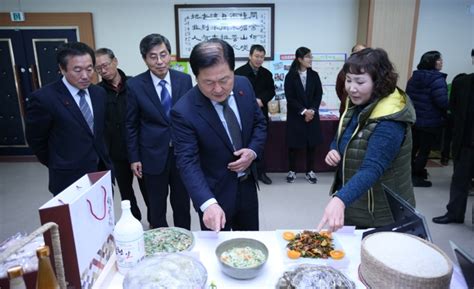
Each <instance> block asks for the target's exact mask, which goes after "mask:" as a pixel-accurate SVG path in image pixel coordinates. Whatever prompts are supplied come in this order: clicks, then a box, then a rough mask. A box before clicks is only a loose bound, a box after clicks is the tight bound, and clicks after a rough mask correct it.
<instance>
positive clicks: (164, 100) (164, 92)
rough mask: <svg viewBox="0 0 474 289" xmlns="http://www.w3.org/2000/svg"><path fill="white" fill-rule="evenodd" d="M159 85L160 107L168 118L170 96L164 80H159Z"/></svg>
mask: <svg viewBox="0 0 474 289" xmlns="http://www.w3.org/2000/svg"><path fill="white" fill-rule="evenodd" d="M159 85H160V86H161V105H162V106H163V109H164V110H165V112H166V116H168V117H169V116H170V110H171V95H170V93H169V91H168V89H167V88H166V80H161V81H160V83H159Z"/></svg>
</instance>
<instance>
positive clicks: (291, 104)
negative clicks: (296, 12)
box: [285, 47, 323, 184]
mask: <svg viewBox="0 0 474 289" xmlns="http://www.w3.org/2000/svg"><path fill="white" fill-rule="evenodd" d="M312 61H313V56H312V54H311V50H309V49H308V48H306V47H300V48H298V49H297V50H296V53H295V60H293V63H292V64H291V67H290V71H289V72H288V74H287V75H286V77H285V96H286V100H287V119H286V142H287V144H288V159H289V172H288V176H287V177H286V180H287V182H289V183H293V182H294V181H295V178H296V153H297V152H298V151H300V150H303V149H306V179H307V180H308V182H310V183H311V184H315V183H316V182H317V179H316V174H315V173H314V164H315V148H316V146H317V145H318V144H320V143H321V142H322V135H321V128H320V125H319V105H320V104H321V98H322V95H323V89H322V86H321V80H320V79H319V75H318V73H317V72H316V71H313V70H312V69H311V64H312Z"/></svg>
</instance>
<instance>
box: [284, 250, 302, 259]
mask: <svg viewBox="0 0 474 289" xmlns="http://www.w3.org/2000/svg"><path fill="white" fill-rule="evenodd" d="M287 254H288V258H290V259H298V258H299V257H301V252H298V251H296V250H288V252H287Z"/></svg>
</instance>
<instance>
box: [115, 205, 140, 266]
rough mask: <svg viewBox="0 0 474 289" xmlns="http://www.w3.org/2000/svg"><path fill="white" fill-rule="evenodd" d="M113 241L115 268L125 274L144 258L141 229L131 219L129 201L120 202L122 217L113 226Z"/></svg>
mask: <svg viewBox="0 0 474 289" xmlns="http://www.w3.org/2000/svg"><path fill="white" fill-rule="evenodd" d="M114 239H115V254H116V256H117V268H118V271H119V272H120V273H122V274H125V273H127V271H128V270H130V269H131V268H133V267H134V266H135V265H136V264H137V263H138V262H140V261H141V260H142V259H143V258H144V257H145V242H144V240H143V227H142V224H141V223H140V221H138V220H137V219H135V217H133V215H132V212H131V210H130V201H129V200H124V201H122V216H121V217H120V220H119V221H118V222H117V224H116V225H115V229H114Z"/></svg>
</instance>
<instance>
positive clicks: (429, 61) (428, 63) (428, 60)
mask: <svg viewBox="0 0 474 289" xmlns="http://www.w3.org/2000/svg"><path fill="white" fill-rule="evenodd" d="M440 58H441V53H440V52H439V51H436V50H432V51H428V52H425V53H424V54H423V55H422V56H421V59H420V63H418V65H417V66H416V68H417V69H425V70H433V69H436V61H438V60H439V59H440Z"/></svg>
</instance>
